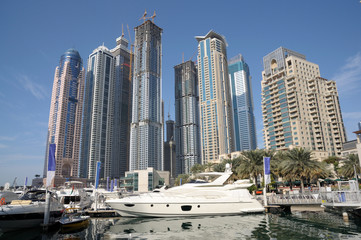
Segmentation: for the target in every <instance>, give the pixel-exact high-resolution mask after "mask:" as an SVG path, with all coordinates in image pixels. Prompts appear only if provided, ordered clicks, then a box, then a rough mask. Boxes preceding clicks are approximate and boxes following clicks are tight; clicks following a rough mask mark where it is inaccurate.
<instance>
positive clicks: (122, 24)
mask: <svg viewBox="0 0 361 240" xmlns="http://www.w3.org/2000/svg"><path fill="white" fill-rule="evenodd" d="M122 37H124V29H123V23H122Z"/></svg>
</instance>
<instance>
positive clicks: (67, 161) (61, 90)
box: [44, 49, 84, 178]
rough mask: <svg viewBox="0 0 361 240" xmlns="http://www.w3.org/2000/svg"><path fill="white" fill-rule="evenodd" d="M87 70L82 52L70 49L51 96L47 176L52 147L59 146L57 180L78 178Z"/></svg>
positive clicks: (45, 167)
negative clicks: (49, 152)
mask: <svg viewBox="0 0 361 240" xmlns="http://www.w3.org/2000/svg"><path fill="white" fill-rule="evenodd" d="M83 91H84V68H83V61H82V59H81V57H80V55H79V52H78V51H77V50H75V49H69V50H68V51H66V52H65V53H64V54H63V55H62V56H61V58H60V63H59V66H58V67H56V70H55V76H54V83H53V91H52V96H51V104H50V114H49V125H48V137H47V142H46V154H45V163H44V176H46V169H47V163H48V149H49V145H50V144H55V145H56V151H55V159H56V170H55V176H59V177H63V178H69V177H77V176H78V162H79V148H80V132H81V120H82V109H83Z"/></svg>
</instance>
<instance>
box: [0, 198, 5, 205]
mask: <svg viewBox="0 0 361 240" xmlns="http://www.w3.org/2000/svg"><path fill="white" fill-rule="evenodd" d="M5 204H6V201H5V198H4V197H2V198H1V200H0V205H5Z"/></svg>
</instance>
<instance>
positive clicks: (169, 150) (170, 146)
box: [163, 115, 176, 178]
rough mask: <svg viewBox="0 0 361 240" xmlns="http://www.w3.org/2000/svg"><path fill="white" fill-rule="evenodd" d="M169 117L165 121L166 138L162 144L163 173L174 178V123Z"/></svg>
mask: <svg viewBox="0 0 361 240" xmlns="http://www.w3.org/2000/svg"><path fill="white" fill-rule="evenodd" d="M169 118H170V115H168V120H167V121H166V126H167V131H166V133H167V138H166V141H165V142H164V169H163V170H164V171H169V172H170V177H171V178H174V177H176V142H175V139H174V121H173V120H170V119H169Z"/></svg>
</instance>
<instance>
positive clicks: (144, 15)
mask: <svg viewBox="0 0 361 240" xmlns="http://www.w3.org/2000/svg"><path fill="white" fill-rule="evenodd" d="M141 19H143V22H145V20H146V19H147V9H145V11H144V14H143V16H142V17H141V18H139V20H141Z"/></svg>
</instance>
